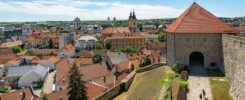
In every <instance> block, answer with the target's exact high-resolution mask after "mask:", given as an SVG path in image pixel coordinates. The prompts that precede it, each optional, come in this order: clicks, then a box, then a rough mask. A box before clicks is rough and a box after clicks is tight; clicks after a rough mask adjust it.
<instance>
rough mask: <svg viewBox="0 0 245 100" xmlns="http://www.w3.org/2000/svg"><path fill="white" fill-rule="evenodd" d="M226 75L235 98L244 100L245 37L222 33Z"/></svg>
mask: <svg viewBox="0 0 245 100" xmlns="http://www.w3.org/2000/svg"><path fill="white" fill-rule="evenodd" d="M222 44H223V53H224V54H223V55H224V66H225V74H226V77H227V78H228V79H229V80H230V82H231V90H230V93H231V94H232V96H233V97H234V99H235V100H245V95H244V93H245V37H239V36H233V35H227V34H224V35H222Z"/></svg>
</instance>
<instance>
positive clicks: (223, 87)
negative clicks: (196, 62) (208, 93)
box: [210, 77, 233, 100]
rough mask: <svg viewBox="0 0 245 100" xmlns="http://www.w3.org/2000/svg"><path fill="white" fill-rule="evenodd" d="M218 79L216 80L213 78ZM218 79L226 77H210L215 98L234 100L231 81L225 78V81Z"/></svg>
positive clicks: (216, 99) (217, 99) (215, 99)
mask: <svg viewBox="0 0 245 100" xmlns="http://www.w3.org/2000/svg"><path fill="white" fill-rule="evenodd" d="M213 79H216V80H213ZM218 79H225V78H224V77H212V78H210V84H211V89H212V94H213V99H214V100H233V98H232V97H231V95H230V93H229V90H230V83H229V81H227V79H225V81H219V80H218Z"/></svg>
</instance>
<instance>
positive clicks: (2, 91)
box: [0, 86, 12, 93]
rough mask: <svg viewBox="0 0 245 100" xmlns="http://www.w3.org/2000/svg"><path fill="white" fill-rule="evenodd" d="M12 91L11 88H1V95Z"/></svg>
mask: <svg viewBox="0 0 245 100" xmlns="http://www.w3.org/2000/svg"><path fill="white" fill-rule="evenodd" d="M11 89H12V87H11V86H5V87H3V88H0V93H7V92H9V91H10V90H11Z"/></svg>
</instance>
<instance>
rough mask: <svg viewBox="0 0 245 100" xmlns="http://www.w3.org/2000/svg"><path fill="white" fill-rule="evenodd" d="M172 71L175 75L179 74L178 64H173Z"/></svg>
mask: <svg viewBox="0 0 245 100" xmlns="http://www.w3.org/2000/svg"><path fill="white" fill-rule="evenodd" d="M172 70H173V71H174V72H175V73H177V72H178V67H177V64H176V63H175V64H173V66H172Z"/></svg>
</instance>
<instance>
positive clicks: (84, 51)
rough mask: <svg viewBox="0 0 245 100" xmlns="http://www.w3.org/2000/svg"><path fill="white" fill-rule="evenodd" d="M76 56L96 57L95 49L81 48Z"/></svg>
mask: <svg viewBox="0 0 245 100" xmlns="http://www.w3.org/2000/svg"><path fill="white" fill-rule="evenodd" d="M76 57H81V58H93V57H94V52H93V51H86V50H81V51H80V52H78V53H77V54H76Z"/></svg>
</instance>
